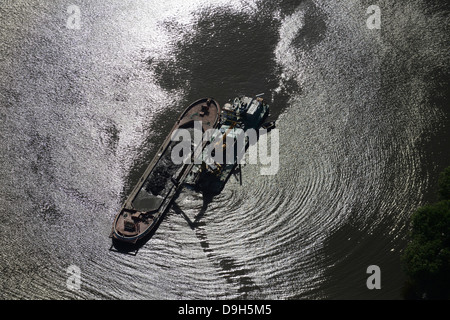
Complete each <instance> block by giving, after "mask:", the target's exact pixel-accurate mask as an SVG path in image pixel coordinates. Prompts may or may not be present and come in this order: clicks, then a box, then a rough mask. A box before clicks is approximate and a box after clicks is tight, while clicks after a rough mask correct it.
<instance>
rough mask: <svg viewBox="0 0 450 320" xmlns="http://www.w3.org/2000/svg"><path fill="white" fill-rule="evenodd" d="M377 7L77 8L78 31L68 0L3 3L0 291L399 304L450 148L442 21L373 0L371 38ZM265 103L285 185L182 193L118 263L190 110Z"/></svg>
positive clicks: (256, 183) (425, 6) (249, 170)
mask: <svg viewBox="0 0 450 320" xmlns="http://www.w3.org/2000/svg"><path fill="white" fill-rule="evenodd" d="M371 4H372V3H369V2H367V1H298V2H297V3H294V4H292V3H290V2H287V1H275V2H274V1H270V2H269V1H268V2H265V1H244V0H242V1H238V0H236V1H231V2H230V1H206V0H188V1H185V0H183V1H112V0H111V1H101V2H100V1H98V2H95V1H78V6H79V8H80V12H81V18H80V19H81V20H80V21H81V24H80V29H73V30H72V29H68V28H67V27H66V22H67V19H68V17H69V15H70V13H68V12H67V6H68V4H67V2H65V1H2V3H1V7H0V18H1V19H0V20H1V28H0V38H1V41H2V46H1V48H0V70H1V71H0V84H1V86H0V88H1V91H0V106H1V109H0V123H1V126H0V134H1V139H2V140H1V143H0V163H1V169H0V181H1V186H0V210H1V223H0V239H1V245H2V249H1V250H0V262H1V264H0V268H1V273H0V274H1V276H0V283H1V285H2V292H1V297H2V298H4V299H11V298H19V299H24V298H52V299H60V298H61V299H66V298H87V299H110V298H113V299H142V298H146V299H230V298H244V299H288V298H306V299H329V298H384V299H386V298H387V299H397V298H401V288H402V285H403V282H404V275H403V273H402V269H401V263H400V259H399V257H400V255H401V251H402V250H403V248H404V245H405V240H406V238H407V232H408V220H409V217H410V215H411V214H412V212H413V211H414V209H415V208H417V206H419V205H421V204H423V203H425V202H426V201H427V199H428V198H429V197H430V194H431V191H430V190H433V188H435V175H436V174H437V172H439V170H440V169H441V168H442V167H443V166H444V165H445V164H446V163H445V159H444V160H442V159H443V158H444V157H445V156H447V155H448V153H447V151H445V150H444V147H445V143H442V141H446V140H445V139H448V131H447V129H446V125H448V120H447V118H446V117H447V116H448V109H446V108H447V105H446V104H445V103H444V101H445V97H446V96H445V95H444V94H443V92H444V91H443V90H444V89H445V88H446V86H447V85H448V82H447V78H446V76H447V75H448V65H449V63H448V62H449V61H448V58H449V57H448V53H447V44H448V21H447V20H448V19H447V18H446V12H445V11H444V10H443V9H441V8H439V6H438V4H437V2H436V4H435V2H430V1H427V2H425V1H419V0H415V1H409V2H408V4H393V3H392V2H389V1H381V2H380V1H378V5H379V7H380V8H381V10H382V11H381V12H382V20H381V21H382V23H381V29H379V30H378V29H374V30H371V29H368V28H367V25H366V19H367V18H368V15H367V14H366V9H367V7H368V6H369V5H371ZM261 92H264V93H265V98H266V99H267V100H268V101H269V103H270V105H271V111H272V118H274V119H277V129H278V130H279V134H280V145H279V160H280V167H279V170H278V172H277V174H276V175H269V176H263V175H260V166H259V165H250V164H249V165H246V166H244V167H243V168H242V185H241V183H240V182H239V181H238V179H237V176H236V177H235V176H232V177H231V178H230V180H229V182H228V183H227V185H226V187H225V189H224V190H223V192H222V193H221V194H220V195H218V196H216V197H214V198H213V199H203V197H202V195H201V194H198V193H195V192H193V191H191V190H185V191H183V192H182V193H181V194H180V195H179V197H178V198H177V199H176V202H175V205H174V206H173V207H172V208H171V209H170V210H169V211H168V213H167V215H166V217H165V219H164V220H163V221H162V223H161V225H160V227H159V228H158V230H157V231H156V233H155V235H154V236H153V237H152V238H151V239H150V240H149V241H148V242H147V243H146V244H145V245H144V246H143V247H142V248H141V249H140V250H139V251H138V254H137V255H136V256H132V255H124V254H119V253H116V252H113V251H110V250H109V249H110V247H111V239H109V237H108V236H109V233H110V231H111V226H112V221H113V218H114V215H115V214H116V213H117V211H118V210H119V208H120V206H121V204H122V202H123V201H124V199H125V198H126V196H127V195H128V193H129V192H130V191H131V189H132V188H133V186H134V185H135V183H136V182H137V180H138V179H139V177H140V175H141V174H142V173H143V171H144V170H145V168H146V165H147V164H148V162H149V161H150V159H151V158H152V157H153V154H154V152H155V151H156V149H157V148H158V147H159V145H160V144H161V143H162V141H163V140H164V138H165V135H166V134H167V133H168V131H169V130H170V128H171V127H172V125H173V123H174V121H175V120H176V118H177V117H178V116H179V114H180V113H181V111H182V110H183V109H184V108H185V107H186V106H187V104H188V103H189V102H192V101H194V100H196V99H198V98H201V97H204V96H213V97H214V98H216V99H217V100H218V101H219V103H221V104H222V105H223V104H224V103H225V102H226V100H227V99H229V98H233V97H234V95H236V94H241V93H244V94H247V95H254V94H258V93H261ZM443 139H444V140H443ZM269 141H270V137H269ZM427 197H428V198H427ZM70 265H76V266H78V267H79V268H80V270H81V280H82V282H81V288H80V290H77V291H72V290H69V289H68V287H67V285H66V281H67V279H68V277H69V274H67V273H66V270H67V268H68V267H69V266H70ZM369 265H378V266H380V268H381V272H382V289H381V290H374V291H370V290H368V289H367V287H366V279H367V277H368V275H367V273H366V269H367V267H368V266H369Z"/></svg>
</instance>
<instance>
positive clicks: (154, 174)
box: [110, 98, 221, 244]
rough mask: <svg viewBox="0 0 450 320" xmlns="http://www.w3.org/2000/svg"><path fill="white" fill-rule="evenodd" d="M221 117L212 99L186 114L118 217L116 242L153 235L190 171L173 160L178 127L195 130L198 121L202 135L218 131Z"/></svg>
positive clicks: (195, 104) (114, 228)
mask: <svg viewBox="0 0 450 320" xmlns="http://www.w3.org/2000/svg"><path fill="white" fill-rule="evenodd" d="M220 115H221V107H220V106H219V104H218V103H217V101H216V100H214V99H213V98H203V99H200V100H197V101H195V102H193V103H192V104H190V105H189V106H188V107H187V108H186V109H185V110H184V111H183V113H182V114H181V115H180V117H179V118H178V120H177V121H176V123H175V125H174V126H173V128H172V130H171V131H170V132H169V134H168V135H167V138H166V139H165V141H164V142H163V144H162V145H161V147H160V148H159V149H158V151H157V153H156V154H155V156H154V158H153V160H152V161H151V162H150V164H149V165H148V167H147V169H146V170H145V172H144V174H143V175H142V177H141V178H140V179H139V181H138V183H137V184H136V186H135V187H134V189H133V190H132V192H131V194H130V195H129V196H128V198H127V200H126V201H125V202H124V204H123V205H122V207H121V209H120V211H119V213H118V214H117V215H116V216H115V218H114V222H113V226H112V230H111V234H110V237H111V238H112V239H113V242H114V241H115V242H118V243H127V244H130V243H131V244H136V243H138V242H139V241H141V240H143V239H144V238H146V237H147V236H148V235H149V234H151V232H152V231H154V230H155V228H156V227H157V225H158V224H159V222H160V221H161V219H162V218H163V216H164V214H165V213H166V211H167V209H168V207H169V205H170V203H171V201H172V199H173V198H174V196H175V195H176V193H177V191H178V190H179V189H180V188H181V187H182V185H183V181H184V179H185V178H186V177H187V175H188V173H189V172H190V171H191V169H192V167H193V165H194V164H193V163H181V164H175V163H174V162H173V161H172V160H171V150H172V148H173V147H174V146H175V144H176V143H177V142H175V141H172V140H171V136H172V133H173V132H174V131H175V130H177V129H179V128H180V129H181V128H184V129H188V130H191V129H192V130H193V129H194V122H197V121H200V122H201V126H202V130H203V132H205V131H206V130H209V129H214V128H217V127H218V125H219V124H220ZM200 147H201V148H203V147H204V145H203V144H202V145H201V146H199V148H200Z"/></svg>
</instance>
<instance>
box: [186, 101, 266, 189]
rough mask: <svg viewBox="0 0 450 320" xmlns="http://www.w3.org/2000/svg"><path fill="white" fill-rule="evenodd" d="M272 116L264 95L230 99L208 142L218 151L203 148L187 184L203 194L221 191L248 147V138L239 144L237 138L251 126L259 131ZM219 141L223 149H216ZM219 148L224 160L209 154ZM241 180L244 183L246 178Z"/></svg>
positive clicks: (220, 147) (187, 179) (187, 178)
mask: <svg viewBox="0 0 450 320" xmlns="http://www.w3.org/2000/svg"><path fill="white" fill-rule="evenodd" d="M268 115H269V105H268V104H267V103H266V101H265V100H264V99H263V98H262V97H261V96H260V95H257V96H255V97H248V96H238V97H236V98H234V99H233V101H231V100H230V101H229V102H227V103H226V104H224V106H223V108H222V112H221V120H220V125H219V128H218V130H216V133H215V134H213V135H212V136H211V139H210V141H209V142H208V143H207V144H206V145H207V146H208V145H209V146H211V148H213V147H214V150H212V151H211V149H210V148H208V147H205V148H204V149H203V152H202V153H201V159H197V161H196V163H197V164H196V165H195V166H194V167H193V168H192V169H191V171H190V172H189V174H188V176H187V177H186V180H185V184H186V185H188V186H189V187H190V188H192V189H194V190H197V191H201V192H202V193H203V194H219V193H220V192H221V191H222V190H223V188H224V186H225V184H226V182H227V181H228V179H229V177H230V176H231V174H232V173H233V172H234V171H235V169H236V167H237V165H238V164H239V162H240V161H239V155H241V156H243V154H244V153H245V150H246V149H247V148H248V139H246V140H245V142H244V143H242V144H241V145H239V143H238V142H237V141H238V139H242V137H239V135H241V134H242V133H243V132H244V133H247V132H248V131H249V129H254V130H255V131H256V134H258V132H259V131H258V129H260V128H261V125H262V124H263V122H264V120H265V119H266V118H267V117H268ZM274 124H275V123H270V124H269V123H268V127H270V128H272V127H273V126H274ZM230 141H231V142H230ZM217 144H219V148H216V146H217ZM227 144H228V145H227ZM230 144H231V145H230ZM242 147H243V148H244V150H241V152H238V148H242ZM218 149H219V150H220V149H222V152H223V153H224V154H223V156H222V157H221V158H222V160H223V161H221V162H217V161H211V157H209V156H210V154H209V153H211V154H213V155H214V154H215V150H218ZM227 150H233V152H232V154H233V155H232V158H231V159H226V154H225V153H226V152H228V151H227ZM208 157H209V158H208ZM207 159H209V161H208V160H207ZM207 162H208V163H207ZM240 180H241V182H242V177H241V179H240Z"/></svg>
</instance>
